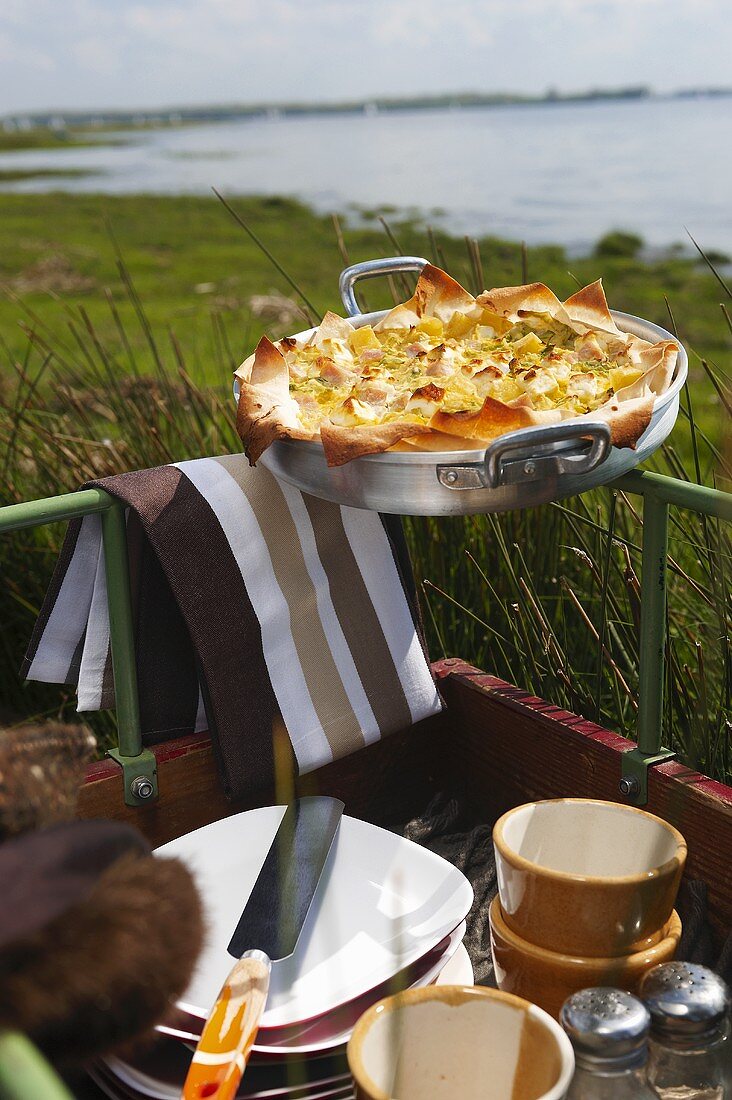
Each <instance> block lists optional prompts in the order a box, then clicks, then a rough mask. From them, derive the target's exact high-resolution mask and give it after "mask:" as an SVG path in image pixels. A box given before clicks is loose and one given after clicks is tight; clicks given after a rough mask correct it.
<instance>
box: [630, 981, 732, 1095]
mask: <svg viewBox="0 0 732 1100" xmlns="http://www.w3.org/2000/svg"><path fill="white" fill-rule="evenodd" d="M640 995H641V997H642V998H643V1001H644V1002H645V1004H646V1007H647V1008H648V1010H649V1012H650V1014H651V1036H650V1041H649V1044H648V1045H649V1061H648V1082H649V1084H650V1085H651V1087H652V1088H653V1089H654V1090H655V1092H656V1095H657V1096H658V1097H660V1098H661V1100H732V1036H731V1035H730V1020H729V1010H730V991H729V989H728V988H727V985H726V984H725V982H724V981H723V980H722V978H720V977H719V975H718V974H715V973H714V971H713V970H709V969H708V968H707V967H704V966H699V965H698V964H696V963H686V962H671V963H662V964H661V965H660V966H655V967H654V968H653V969H652V970H650V971H649V972H648V973H647V974H646V975H645V977H644V979H643V982H642V984H641V989H640Z"/></svg>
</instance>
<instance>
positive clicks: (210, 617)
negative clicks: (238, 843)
mask: <svg viewBox="0 0 732 1100" xmlns="http://www.w3.org/2000/svg"><path fill="white" fill-rule="evenodd" d="M98 484H99V486H100V487H101V488H102V489H106V491H107V492H109V493H111V494H112V495H113V496H116V497H117V498H118V499H119V500H122V501H124V503H125V504H127V505H129V507H131V508H133V509H134V510H135V512H136V513H137V515H138V516H139V519H140V522H141V524H142V528H143V530H144V532H145V535H146V537H147V539H148V541H149V544H150V547H151V548H152V551H153V554H154V556H155V557H156V558H157V564H153V563H152V561H151V558H152V555H147V556H145V555H143V562H144V565H143V568H142V570H141V574H142V580H141V582H140V597H141V601H142V606H141V609H140V625H141V630H140V633H141V634H142V633H144V631H143V630H142V625H143V620H144V621H145V623H146V624H147V627H148V628H150V630H151V634H152V638H151V640H150V641H147V640H145V641H143V642H142V645H143V646H144V647H145V649H144V663H142V664H141V667H140V671H141V685H140V686H141V711H142V713H144V714H147V715H152V716H155V717H157V718H158V719H162V723H161V724H160V725H159V726H158V727H157V728H155V729H151V728H150V727H149V726H144V727H143V728H144V729H145V732H146V734H147V735H148V737H149V738H150V739H153V738H155V739H159V737H158V736H157V735H161V734H165V735H166V736H170V735H173V736H175V735H180V734H182V733H190V732H191V731H192V729H193V723H194V721H195V714H196V706H197V700H198V681H197V678H196V663H195V662H196V658H197V661H198V668H199V669H200V672H201V674H202V676H203V679H204V682H205V689H204V701H205V703H206V704H207V706H206V714H207V718H208V724H209V729H210V732H211V734H212V736H213V737H214V738H215V740H216V742H217V758H218V761H219V765H220V767H221V769H222V780H223V783H224V787H225V789H226V792H227V794H228V795H229V796H230V797H231V798H240V797H242V796H243V795H244V794H245V793H246V792H247V791H251V790H253V789H256V788H257V787H261V786H264V785H265V784H266V783H268V782H271V780H272V776H273V774H274V754H273V747H272V729H273V726H274V725H275V724H276V722H277V720H278V718H279V708H278V706H277V701H276V699H275V696H274V692H273V690H272V684H271V682H270V678H269V673H268V671H267V666H266V664H265V661H264V653H263V650H262V640H261V631H260V627H259V622H258V621H257V617H256V615H255V613H254V608H253V607H252V604H251V601H250V599H249V596H248V594H247V591H246V587H245V585H244V582H243V580H242V576H241V573H240V571H239V568H238V566H237V564H236V561H235V559H234V555H233V553H232V551H231V547H230V546H229V543H228V542H227V540H226V537H225V536H224V533H223V531H222V530H221V526H220V524H219V523H218V520H217V519H216V517H215V515H214V514H213V512H212V511H211V509H210V508H209V506H208V504H207V503H206V501H205V499H204V498H203V497H202V496H201V494H200V493H199V492H198V490H197V489H196V488H195V486H194V485H193V484H192V483H191V482H190V481H189V479H188V478H187V477H185V475H183V474H181V472H180V471H179V470H178V469H177V468H175V467H172V466H163V467H160V468H159V469H155V470H143V471H139V472H136V473H130V474H119V475H118V476H116V477H111V478H105V479H104V480H103V481H101V482H99V483H98ZM204 571H205V574H204ZM204 576H205V582H204ZM163 579H164V580H165V582H166V583H163ZM159 608H162V609H163V615H162V618H163V620H165V621H164V622H163V623H161V622H159V621H156V620H157V617H158V615H159ZM166 615H167V619H166ZM212 622H213V623H218V624H220V625H221V629H220V630H211V629H210V626H211V623H212ZM166 630H167V631H172V632H174V633H175V637H174V641H175V643H176V644H175V645H174V646H173V647H172V648H171V645H170V642H171V636H170V634H165V631H166ZM163 637H164V638H165V646H163V647H161V645H160V641H161V639H162V638H163ZM191 638H195V640H196V642H195V650H196V653H195V656H194V653H193V646H192V645H191V642H190V639H191ZM163 651H164V652H165V653H166V655H168V665H167V668H166V666H165V665H163V664H162V663H161V653H162V652H163ZM176 654H177V656H176ZM171 655H172V657H173V660H172V661H170V660H169V657H170V656H171ZM139 657H140V659H141V660H142V658H143V653H140V654H139ZM151 672H152V675H151ZM176 685H178V687H179V691H180V694H181V696H182V698H181V699H179V701H178V705H177V706H176V705H175V698H176V696H175V692H176ZM143 700H144V701H143ZM171 702H172V703H173V704H174V705H173V707H172V721H171V706H170V704H171ZM166 716H167V720H166ZM186 716H187V721H184V719H185V718H186Z"/></svg>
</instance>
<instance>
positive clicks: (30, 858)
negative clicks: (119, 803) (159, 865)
mask: <svg viewBox="0 0 732 1100" xmlns="http://www.w3.org/2000/svg"><path fill="white" fill-rule="evenodd" d="M149 851H150V848H149V845H148V844H147V842H146V841H145V840H144V839H143V837H142V835H141V834H140V833H139V832H138V831H137V830H136V829H133V828H132V826H131V825H122V824H120V823H119V822H116V821H69V822H64V823H63V824H62V825H55V826H53V827H52V828H49V829H42V830H41V831H40V832H36V833H27V834H25V835H24V836H20V837H17V838H15V839H14V840H9V841H7V842H6V843H5V844H3V845H2V847H0V883H2V890H0V948H3V947H5V946H7V945H9V944H12V943H13V942H14V941H15V940H19V939H21V938H22V937H24V936H28V935H31V934H32V933H34V932H37V931H39V930H40V929H41V928H44V927H45V926H46V925H47V924H50V922H51V921H53V920H55V919H56V917H59V916H61V914H62V913H65V912H66V910H67V909H70V908H71V907H72V906H73V905H76V904H78V903H79V902H80V901H83V900H84V899H85V898H87V897H88V895H89V894H90V893H91V891H92V889H93V888H94V886H95V885H96V882H97V880H98V879H99V877H100V876H101V875H102V873H103V872H104V871H106V870H107V868H108V867H110V866H111V864H113V863H114V862H115V861H116V860H118V859H119V858H120V856H123V855H126V854H128V853H130V852H139V853H140V854H143V855H146V854H148V853H149Z"/></svg>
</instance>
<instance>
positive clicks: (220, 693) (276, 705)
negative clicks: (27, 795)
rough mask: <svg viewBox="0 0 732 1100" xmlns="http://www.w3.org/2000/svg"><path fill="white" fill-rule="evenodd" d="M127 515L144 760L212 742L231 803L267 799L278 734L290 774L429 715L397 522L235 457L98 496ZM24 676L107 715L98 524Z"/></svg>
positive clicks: (433, 696) (55, 584) (78, 540)
mask: <svg viewBox="0 0 732 1100" xmlns="http://www.w3.org/2000/svg"><path fill="white" fill-rule="evenodd" d="M94 484H97V485H99V486H100V487H101V488H103V489H106V490H107V491H108V492H109V493H111V494H112V495H114V496H116V497H118V498H119V499H120V500H122V501H123V502H124V503H125V504H126V505H127V506H128V512H127V541H128V546H129V552H130V579H131V586H132V603H133V609H134V615H135V637H136V651H137V652H136V659H137V670H138V680H139V691H140V711H141V715H140V716H141V721H142V728H143V733H144V739H145V742H146V743H147V744H151V743H154V742H155V741H160V740H163V739H165V738H169V737H171V736H176V735H182V734H184V733H191V732H193V731H194V730H199V729H206V728H208V729H209V730H210V731H211V733H212V735H213V737H214V743H215V744H216V745H217V748H218V755H219V762H220V765H221V770H222V777H223V779H224V783H225V786H226V788H227V790H228V792H229V794H230V795H231V796H232V797H240V796H241V795H243V794H244V793H245V792H246V791H248V790H251V789H253V788H256V787H258V786H261V785H263V784H265V783H268V782H271V781H272V778H273V774H274V754H273V730H274V729H275V728H276V727H278V726H279V728H281V727H282V724H284V727H285V728H286V730H287V732H288V734H289V737H290V740H291V742H292V747H293V750H294V755H295V758H296V761H297V767H298V769H299V771H300V773H301V774H302V773H304V772H308V771H312V770H313V769H314V768H318V767H320V766H321V765H322V764H325V763H327V762H328V761H330V760H337V759H339V758H340V757H342V756H346V755H347V754H348V753H351V752H355V751H356V750H357V749H359V748H361V747H363V746H364V745H366V744H369V743H370V742H372V741H375V740H378V739H379V738H380V737H383V736H385V735H387V734H389V733H392V732H394V731H395V730H398V729H402V728H404V727H405V726H408V725H410V724H411V723H413V722H417V721H419V720H420V719H421V718H425V717H427V716H428V715H430V714H434V713H436V712H437V711H439V709H440V706H441V704H440V700H439V696H438V694H437V690H436V688H435V685H434V682H433V679H432V676H431V674H430V669H429V665H428V663H427V660H426V657H425V653H424V649H423V645H422V642H421V639H420V634H419V632H418V629H417V625H416V624H417V622H418V620H417V616H416V601H415V596H414V588H413V582H412V579H411V568H410V566H409V559H408V557H407V555H406V547H405V544H404V537H403V534H402V531H401V523H400V521H399V519H398V518H396V517H387V518H386V519H383V518H382V517H381V516H379V515H378V514H377V513H375V512H367V511H364V510H362V509H356V508H341V507H339V506H338V505H336V504H331V503H329V502H327V501H323V500H319V499H317V498H315V497H312V496H308V495H306V494H304V493H301V492H300V491H299V490H297V489H295V488H293V487H292V486H290V485H287V484H285V483H283V482H279V481H278V480H277V479H276V478H274V477H273V476H272V475H271V474H270V473H269V472H268V471H267V470H266V469H264V468H263V467H257V468H256V469H252V468H250V466H249V465H248V463H247V460H246V458H245V457H244V456H243V455H226V456H223V457H221V458H206V459H197V460H194V461H190V462H180V463H176V464H175V465H172V466H162V467H159V468H157V469H153V470H142V471H139V472H136V473H129V474H120V475H117V476H115V477H110V478H105V479H104V480H101V481H98V482H95V483H94ZM23 672H24V674H25V676H26V677H27V678H28V679H30V680H41V681H44V682H47V683H63V684H72V685H78V706H79V710H81V711H87V710H98V709H101V708H105V707H111V706H113V705H114V684H113V679H112V669H111V656H110V646H109V619H108V613H107V600H106V579H105V573H104V557H103V554H102V540H101V522H100V519H99V517H98V516H85V517H84V519H83V520H75V521H72V522H71V523H70V524H69V529H68V532H67V535H66V539H65V542H64V545H63V548H62V551H61V555H60V558H59V561H58V564H57V566H56V571H55V573H54V576H53V579H52V581H51V585H50V587H49V590H48V593H47V595H46V599H45V601H44V604H43V607H42V609H41V613H40V616H39V619H38V622H37V623H36V627H35V630H34V633H33V637H32V639H31V642H30V646H29V650H28V653H27V655H26V659H25V662H24V667H23Z"/></svg>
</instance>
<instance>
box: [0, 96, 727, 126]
mask: <svg viewBox="0 0 732 1100" xmlns="http://www.w3.org/2000/svg"><path fill="white" fill-rule="evenodd" d="M728 96H732V87H729V88H684V89H680V90H678V91H675V92H667V93H658V92H654V91H653V90H652V89H651V88H648V87H645V86H631V87H624V88H592V89H589V90H587V91H583V92H559V91H554V90H550V91H548V92H545V93H544V94H543V95H520V94H517V93H510V92H489V93H481V92H461V93H455V94H450V93H444V94H440V95H417V96H385V97H382V96H375V97H373V98H370V99H362V100H348V101H342V102H334V103H319V102H310V103H295V102H271V103H241V104H222V105H207V106H193V107H168V108H157V109H149V110H123V109H120V110H109V111H80V110H69V111H63V110H55V111H28V112H25V111H16V112H13V113H10V114H7V115H4V116H2V117H1V118H0V129H2V130H4V131H5V132H6V133H16V132H20V133H22V132H24V131H28V130H34V129H49V130H52V131H56V132H58V131H63V130H90V129H91V130H94V129H96V130H99V129H109V128H122V129H126V128H133V129H137V128H139V129H150V128H159V127H166V126H185V125H191V124H195V123H211V122H228V121H236V120H238V119H247V118H267V117H271V118H277V117H289V118H291V117H293V116H313V115H332V114H366V115H370V114H379V113H382V112H389V111H401V110H414V111H417V110H460V109H463V108H471V107H526V106H546V107H555V106H564V105H572V104H583V103H606V102H612V103H617V102H634V101H639V100H640V101H644V102H645V101H647V100H678V99H718V98H722V97H728Z"/></svg>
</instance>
